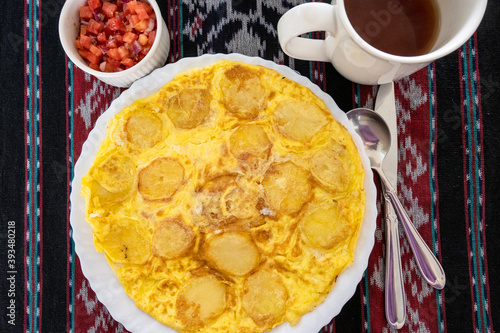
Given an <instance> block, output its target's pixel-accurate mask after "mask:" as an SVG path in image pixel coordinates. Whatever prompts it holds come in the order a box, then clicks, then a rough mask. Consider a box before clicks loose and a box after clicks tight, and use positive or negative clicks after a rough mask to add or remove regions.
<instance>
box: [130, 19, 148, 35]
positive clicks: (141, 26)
mask: <svg viewBox="0 0 500 333" xmlns="http://www.w3.org/2000/svg"><path fill="white" fill-rule="evenodd" d="M148 27H149V19H147V20H141V21H139V22H137V24H134V29H135V30H137V31H141V32H142V31H144V30H146V29H147V28H148Z"/></svg>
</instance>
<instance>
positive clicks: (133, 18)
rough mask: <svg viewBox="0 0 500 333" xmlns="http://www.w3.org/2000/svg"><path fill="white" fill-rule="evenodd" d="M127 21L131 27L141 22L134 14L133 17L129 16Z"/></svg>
mask: <svg viewBox="0 0 500 333" xmlns="http://www.w3.org/2000/svg"><path fill="white" fill-rule="evenodd" d="M129 21H130V23H132V25H134V26H135V25H136V24H137V23H139V22H140V21H141V20H140V19H139V16H137V15H135V14H134V15H130V18H129Z"/></svg>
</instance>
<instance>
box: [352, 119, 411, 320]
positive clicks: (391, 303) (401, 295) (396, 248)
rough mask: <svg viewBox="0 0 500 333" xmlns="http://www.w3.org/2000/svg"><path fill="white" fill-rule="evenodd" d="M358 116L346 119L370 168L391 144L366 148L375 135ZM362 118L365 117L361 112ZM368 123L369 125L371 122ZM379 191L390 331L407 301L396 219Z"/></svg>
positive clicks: (386, 304)
mask: <svg viewBox="0 0 500 333" xmlns="http://www.w3.org/2000/svg"><path fill="white" fill-rule="evenodd" d="M368 111H371V110H368ZM360 112H362V111H359V109H356V110H351V111H349V112H348V113H347V117H348V118H349V120H350V121H351V122H352V123H353V125H354V127H355V129H356V131H357V132H358V133H359V132H361V131H363V134H360V136H361V137H362V139H363V141H364V142H365V149H366V151H367V153H368V155H369V157H370V163H371V164H372V167H373V164H374V163H373V162H372V159H373V158H372V153H373V152H374V151H377V150H378V149H383V153H382V154H383V156H386V154H387V152H388V151H389V148H390V140H388V141H387V142H385V141H384V144H381V145H377V143H373V144H369V145H366V142H368V141H369V142H374V141H376V136H377V135H371V134H369V133H368V132H367V131H366V129H367V128H368V129H369V130H371V125H370V124H369V125H368V127H366V126H367V125H365V124H364V123H363V124H360V118H359V117H358V116H359V114H360ZM367 114H370V115H371V113H367ZM362 115H364V112H363V113H362ZM370 120H371V121H372V119H371V118H370ZM388 133H389V132H388ZM389 134H390V133H389ZM367 136H370V138H369V139H367ZM384 138H385V137H384ZM389 139H390V138H389ZM382 190H383V194H384V222H385V317H386V319H387V323H388V324H389V326H390V327H392V328H395V329H400V328H402V327H403V325H404V323H405V321H406V297H405V292H404V287H403V270H402V268H401V253H400V245H399V228H398V218H397V216H396V213H395V211H394V208H393V206H392V203H391V200H390V199H389V195H388V194H387V193H386V190H385V186H384V185H383V184H382Z"/></svg>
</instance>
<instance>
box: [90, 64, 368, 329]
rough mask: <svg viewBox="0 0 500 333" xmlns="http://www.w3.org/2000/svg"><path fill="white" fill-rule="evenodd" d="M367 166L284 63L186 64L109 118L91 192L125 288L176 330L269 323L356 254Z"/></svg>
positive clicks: (99, 237) (324, 286)
mask: <svg viewBox="0 0 500 333" xmlns="http://www.w3.org/2000/svg"><path fill="white" fill-rule="evenodd" d="M363 179H364V171H363V167H362V164H361V161H360V157H359V155H358V152H357V149H356V147H355V145H354V143H353V141H352V138H351V136H350V134H349V133H348V132H347V130H346V129H345V128H344V127H343V126H342V125H341V124H340V123H338V122H337V121H336V120H335V119H334V118H333V117H332V115H331V113H330V112H329V111H328V109H327V107H326V106H325V104H324V102H323V101H322V100H321V99H320V98H318V97H317V96H316V95H314V94H313V93H312V92H311V91H310V90H309V89H308V88H305V87H303V86H301V85H299V84H298V83H295V82H294V81H292V80H290V79H287V78H285V77H283V76H282V75H281V74H279V73H278V72H276V71H274V70H271V69H268V68H265V67H261V66H256V65H249V64H244V63H239V62H231V61H227V60H225V61H221V62H217V63H215V64H213V65H210V66H208V67H204V68H197V69H192V70H189V71H187V72H184V73H181V74H179V75H177V76H176V77H175V79H174V80H172V81H171V82H169V83H167V84H166V85H165V86H163V87H162V88H161V89H160V90H159V91H158V92H157V93H155V94H153V95H152V96H150V97H148V98H145V99H139V100H137V101H135V102H134V103H132V104H131V105H130V106H128V107H125V108H124V109H123V110H122V111H121V112H120V113H119V114H117V115H116V116H115V117H114V119H112V121H111V122H110V124H109V127H108V131H107V135H106V137H105V139H104V141H103V143H102V145H101V147H100V149H99V151H98V153H97V156H96V158H95V161H94V163H93V165H92V167H91V169H90V170H89V172H88V174H87V175H86V176H85V177H84V178H83V190H82V194H83V195H84V196H85V199H86V215H87V220H88V222H89V223H90V224H91V225H92V227H93V232H94V243H95V246H96V248H97V250H98V251H101V252H104V253H105V255H106V258H107V259H108V261H109V263H110V264H111V266H112V268H113V270H114V271H115V272H116V274H117V276H118V278H119V280H120V281H121V283H122V285H123V287H124V288H125V290H126V292H127V294H128V295H129V296H130V297H131V298H132V299H134V301H135V303H136V305H137V306H138V307H139V308H140V309H142V310H144V311H145V312H147V313H149V314H150V315H151V316H152V317H154V318H156V319H157V320H159V321H160V322H162V323H164V324H165V325H168V326H170V327H172V328H173V329H175V330H177V331H178V332H245V333H249V332H264V331H269V330H271V329H272V328H273V327H275V326H277V325H279V324H281V323H283V322H284V321H288V322H290V324H291V325H295V324H297V323H298V322H299V321H300V318H301V316H302V315H304V314H305V313H307V312H310V311H312V310H313V309H314V307H315V306H316V305H318V304H320V303H322V302H323V301H324V299H325V297H326V295H327V294H328V293H329V292H330V290H331V289H332V287H333V285H334V284H335V280H336V278H337V276H338V275H339V274H340V273H341V272H342V270H343V269H344V268H345V267H346V266H348V265H349V264H350V263H351V262H352V260H353V255H354V248H355V246H356V242H357V239H358V236H359V230H360V225H361V223H362V220H363V214H364V210H365V192H364V189H363Z"/></svg>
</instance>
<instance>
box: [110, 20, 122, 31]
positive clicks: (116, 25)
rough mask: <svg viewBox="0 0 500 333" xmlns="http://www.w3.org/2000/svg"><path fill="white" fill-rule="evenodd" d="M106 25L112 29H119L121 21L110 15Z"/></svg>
mask: <svg viewBox="0 0 500 333" xmlns="http://www.w3.org/2000/svg"><path fill="white" fill-rule="evenodd" d="M107 26H108V27H109V29H111V30H113V31H116V30H120V29H121V27H122V21H121V20H120V19H119V18H118V17H112V18H110V19H109V20H108V23H107Z"/></svg>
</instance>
